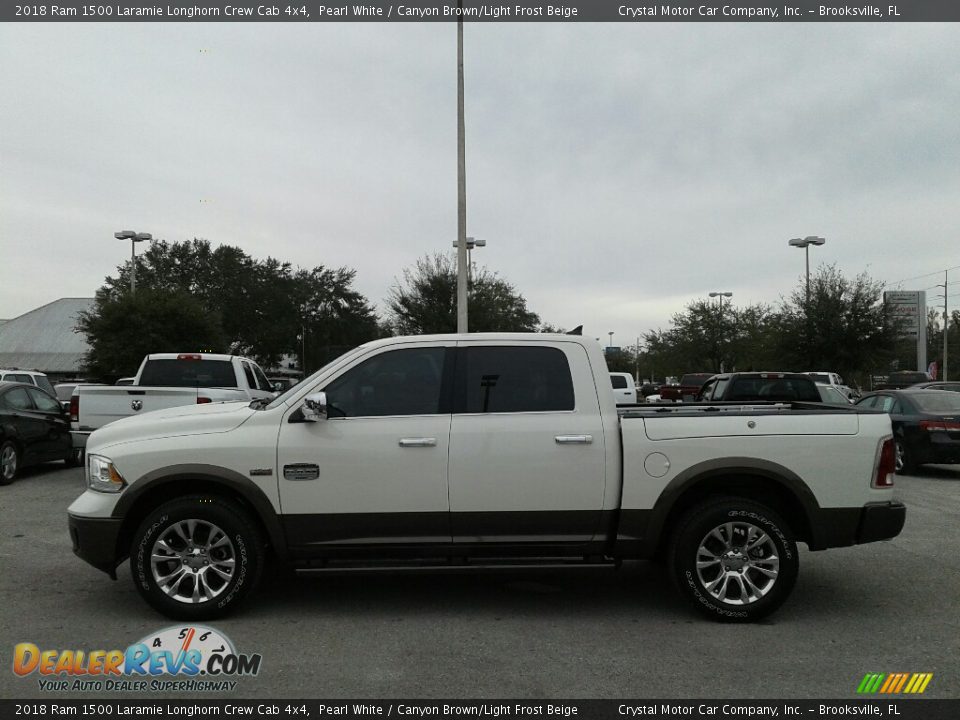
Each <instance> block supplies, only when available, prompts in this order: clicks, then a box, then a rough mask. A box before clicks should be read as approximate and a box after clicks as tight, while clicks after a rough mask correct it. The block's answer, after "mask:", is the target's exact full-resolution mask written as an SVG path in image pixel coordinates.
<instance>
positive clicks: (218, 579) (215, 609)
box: [130, 495, 265, 620]
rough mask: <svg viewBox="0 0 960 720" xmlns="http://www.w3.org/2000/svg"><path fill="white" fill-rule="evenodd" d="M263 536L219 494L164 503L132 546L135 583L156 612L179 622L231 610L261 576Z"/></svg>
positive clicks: (143, 526) (208, 616) (246, 516)
mask: <svg viewBox="0 0 960 720" xmlns="http://www.w3.org/2000/svg"><path fill="white" fill-rule="evenodd" d="M264 555H265V552H264V547H263V540H262V538H261V536H260V532H259V530H258V529H257V526H256V524H255V523H254V522H253V520H252V519H251V518H250V516H249V515H248V514H247V512H246V511H245V510H244V509H243V508H241V507H240V506H239V505H237V504H236V503H234V502H231V501H230V500H227V499H225V498H222V497H219V496H216V495H190V496H187V497H184V498H178V499H176V500H171V501H170V502H167V503H164V504H163V505H161V506H160V507H159V508H158V509H157V510H156V511H154V512H153V513H152V514H150V515H149V516H148V517H147V519H146V520H144V521H143V523H141V525H140V527H139V529H138V530H137V532H136V535H135V536H134V538H133V545H132V547H131V548H130V564H131V570H132V572H133V581H134V584H135V585H136V587H137V590H138V591H139V592H140V594H141V595H142V596H143V598H144V599H145V600H146V601H147V602H148V603H149V604H150V605H152V606H153V607H154V608H155V609H156V610H158V611H160V612H161V613H163V614H164V615H166V616H167V617H170V618H175V619H178V620H210V619H214V618H218V617H222V616H223V615H226V614H227V613H229V612H231V611H232V610H233V609H234V608H235V607H236V606H237V605H238V604H239V603H240V602H241V601H242V600H243V599H244V598H245V597H246V596H247V595H248V594H249V593H250V591H251V590H253V588H254V586H255V585H256V584H257V581H258V580H259V578H260V573H261V571H262V569H263V564H264Z"/></svg>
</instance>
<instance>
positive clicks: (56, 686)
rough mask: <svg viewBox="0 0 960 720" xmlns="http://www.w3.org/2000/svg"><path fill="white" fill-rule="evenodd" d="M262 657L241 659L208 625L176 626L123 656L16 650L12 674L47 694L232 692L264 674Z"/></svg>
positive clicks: (26, 645) (99, 652) (243, 656)
mask: <svg viewBox="0 0 960 720" xmlns="http://www.w3.org/2000/svg"><path fill="white" fill-rule="evenodd" d="M261 661H262V656H261V655H260V654H259V653H253V654H244V653H238V652H237V650H236V648H235V647H234V645H233V643H232V642H231V641H230V639H229V638H228V637H227V636H226V635H224V634H223V633H221V632H220V631H219V630H214V629H213V628H211V627H206V626H204V625H187V626H183V625H174V626H171V627H168V628H164V629H163V630H160V631H159V632H156V633H151V634H150V635H147V636H146V637H145V638H143V639H142V640H140V641H139V642H136V643H134V644H132V645H130V646H129V647H127V648H126V649H125V650H73V649H66V650H56V649H54V650H42V649H40V648H39V647H38V646H37V645H35V644H34V643H29V642H23V643H18V644H17V645H16V646H15V647H14V649H13V672H14V673H15V674H17V675H19V676H20V677H28V676H34V675H36V676H38V677H37V682H38V684H39V689H40V690H44V691H61V692H62V691H79V692H157V691H168V692H169V691H182V692H200V691H232V690H235V689H236V687H237V683H238V681H237V680H235V679H234V678H237V677H251V676H254V675H257V674H258V673H259V672H260V665H261Z"/></svg>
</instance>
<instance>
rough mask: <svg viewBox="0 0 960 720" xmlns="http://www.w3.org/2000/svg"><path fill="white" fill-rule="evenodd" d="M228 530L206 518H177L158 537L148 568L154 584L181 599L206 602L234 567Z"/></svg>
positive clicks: (226, 581) (219, 590)
mask: <svg viewBox="0 0 960 720" xmlns="http://www.w3.org/2000/svg"><path fill="white" fill-rule="evenodd" d="M236 565H237V556H236V551H235V550H234V547H233V543H232V542H231V541H230V538H229V537H228V536H227V534H226V533H225V532H224V531H223V530H221V529H220V528H219V527H217V526H216V525H214V524H213V523H210V522H207V521H206V520H179V521H177V522H175V523H174V524H173V525H170V526H169V527H168V528H166V529H165V530H164V531H163V532H161V533H160V535H159V536H158V537H157V541H156V542H155V543H154V544H153V550H152V551H151V553H150V568H151V570H152V571H153V579H154V581H155V582H156V583H157V586H158V587H159V588H160V589H161V590H162V591H163V592H165V593H166V594H167V595H169V596H170V597H171V598H173V599H174V600H177V601H178V602H182V603H193V604H197V603H205V602H209V601H210V600H213V599H214V598H215V597H217V596H218V595H220V594H221V593H222V592H223V591H224V590H226V589H227V586H228V585H229V584H230V581H231V580H232V579H233V575H234V571H235V570H236Z"/></svg>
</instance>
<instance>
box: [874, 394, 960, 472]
mask: <svg viewBox="0 0 960 720" xmlns="http://www.w3.org/2000/svg"><path fill="white" fill-rule="evenodd" d="M857 407H864V408H872V409H876V410H882V411H883V412H885V413H888V414H889V415H890V423H891V425H892V426H893V437H894V441H895V443H896V462H897V472H898V473H905V474H909V473H912V472H913V471H914V470H916V469H917V467H918V466H920V465H924V464H926V463H960V395H958V394H957V393H953V392H947V391H944V390H925V389H915V388H912V387H911V388H907V389H904V390H881V391H879V392H874V393H869V394H867V395H864V396H863V397H862V398H861V399H860V400H859V401H858V402H857Z"/></svg>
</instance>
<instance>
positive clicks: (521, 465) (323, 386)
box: [68, 333, 906, 621]
mask: <svg viewBox="0 0 960 720" xmlns="http://www.w3.org/2000/svg"><path fill="white" fill-rule="evenodd" d="M894 470H895V458H894V443H893V436H892V433H891V427H890V418H889V416H888V415H886V414H885V413H882V412H877V411H872V410H866V409H862V408H857V407H855V406H844V407H835V406H827V405H824V404H822V403H794V404H792V405H791V404H785V403H767V404H764V403H756V404H735V403H727V404H715V405H710V404H706V403H705V404H698V405H682V404H679V405H675V406H674V405H669V406H659V407H654V406H650V407H646V406H641V407H637V408H629V409H624V410H621V411H619V412H618V410H617V407H616V404H615V402H614V398H613V394H612V392H611V381H610V377H609V374H608V371H607V366H606V362H605V360H604V357H603V353H602V351H601V349H600V346H599V345H598V344H597V343H596V342H594V341H593V340H591V339H586V338H583V337H579V336H571V335H552V334H538V333H531V334H501V333H491V334H482V333H477V334H469V335H432V336H430V335H427V336H420V337H391V338H385V339H382V340H376V341H374V342H370V343H367V344H366V345H362V346H360V347H358V348H356V349H354V350H352V351H350V352H348V353H347V354H346V355H343V356H341V357H339V358H337V359H336V360H334V361H333V362H331V363H330V364H329V365H327V366H326V367H324V368H321V369H320V370H318V371H317V372H316V373H315V374H314V375H312V376H311V377H309V378H307V379H306V380H304V381H303V382H301V383H300V384H298V385H297V386H296V387H294V388H291V389H290V390H289V391H287V392H286V393H284V394H283V395H280V396H278V397H276V398H274V399H273V400H272V401H269V402H268V401H257V402H251V403H250V404H248V405H246V404H240V403H227V404H220V405H192V406H184V407H179V408H171V409H168V410H161V411H158V412H153V413H149V414H147V415H143V416H141V417H137V418H132V419H129V420H124V421H123V422H118V423H114V424H113V425H110V426H108V427H105V428H103V429H101V430H98V431H97V432H96V433H94V434H93V436H91V438H90V442H89V445H88V448H87V474H86V477H87V490H86V492H84V493H83V494H82V495H81V496H80V497H79V498H77V500H76V501H75V502H74V503H73V504H72V505H71V506H70V509H69V511H68V514H69V525H70V535H71V538H72V541H73V549H74V552H75V553H76V554H77V555H79V556H80V557H81V558H83V559H84V560H86V561H87V562H89V563H90V564H91V565H93V566H94V567H96V568H98V569H100V570H103V571H105V572H107V573H109V574H110V575H111V576H112V577H114V578H115V577H116V573H115V570H116V567H117V566H118V565H119V564H120V563H121V562H123V561H124V560H125V559H126V558H128V557H129V558H130V562H131V574H132V576H133V580H134V583H135V585H136V588H137V590H138V591H139V592H140V594H141V595H142V596H143V597H144V599H145V600H146V601H147V602H148V603H150V604H151V605H152V606H153V607H154V608H156V609H157V610H159V611H160V612H162V613H164V614H166V615H168V616H170V617H176V618H184V619H190V620H199V619H201V618H213V617H218V616H220V615H223V614H224V613H226V612H228V611H230V610H232V609H233V608H234V607H235V606H236V605H237V604H238V603H239V602H240V601H241V600H242V599H243V598H244V597H245V596H246V595H247V594H248V593H249V591H250V590H251V589H252V588H253V587H254V586H255V585H256V582H257V579H258V577H259V576H260V574H261V571H262V570H263V567H264V565H265V564H266V563H267V562H269V561H280V562H286V563H288V564H290V565H292V566H293V567H295V568H298V569H302V570H308V571H318V570H326V569H333V568H338V567H339V568H343V567H345V566H347V567H380V568H391V569H396V568H398V567H401V566H404V565H406V566H412V567H423V566H430V567H433V568H436V567H461V568H463V567H466V568H470V567H489V566H492V565H497V566H513V567H515V566H517V565H529V564H537V565H547V564H553V565H556V564H563V565H570V564H598V563H602V564H606V565H609V566H610V567H611V568H613V567H616V566H617V565H618V564H619V563H620V561H622V560H626V559H634V558H637V559H660V560H662V561H663V562H664V564H665V566H666V567H667V568H668V573H669V575H670V576H671V577H672V578H673V580H674V582H675V584H676V585H677V587H678V588H679V589H680V591H681V593H682V594H683V595H684V596H685V597H686V598H687V599H688V600H689V601H690V602H691V603H692V604H693V605H694V606H695V607H697V608H698V609H700V610H701V611H703V612H704V613H706V614H707V615H709V616H710V617H712V618H715V619H719V620H726V621H749V620H755V619H757V618H760V617H762V616H764V615H766V614H768V613H770V612H772V611H773V610H774V609H776V608H777V607H778V606H779V605H780V604H781V603H782V602H783V601H784V600H785V599H786V598H787V597H788V595H789V594H790V591H791V588H792V587H793V584H794V581H795V580H796V577H797V572H798V568H799V559H800V556H799V553H798V551H797V543H798V542H804V543H806V544H807V546H809V547H810V549H811V550H822V549H824V548H830V547H839V546H847V545H855V544H858V543H866V542H873V541H876V540H883V539H886V538H892V537H894V536H896V535H897V534H898V533H899V532H900V530H901V528H902V527H903V523H904V518H905V515H906V510H905V508H904V506H903V505H902V504H901V503H899V502H897V501H896V499H895V497H894V490H893V482H894ZM851 560H852V557H851ZM310 587H311V588H316V587H319V586H316V585H314V586H310ZM306 590H307V588H306V587H305V588H304V591H306ZM109 597H111V595H110V594H109V593H107V592H105V593H104V603H107V602H108V598H109ZM874 602H875V600H870V599H869V598H865V599H864V610H867V609H869V608H870V607H872V605H873V603H874ZM845 610H846V611H849V610H850V609H849V608H845ZM819 611H820V610H818V612H819Z"/></svg>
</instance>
